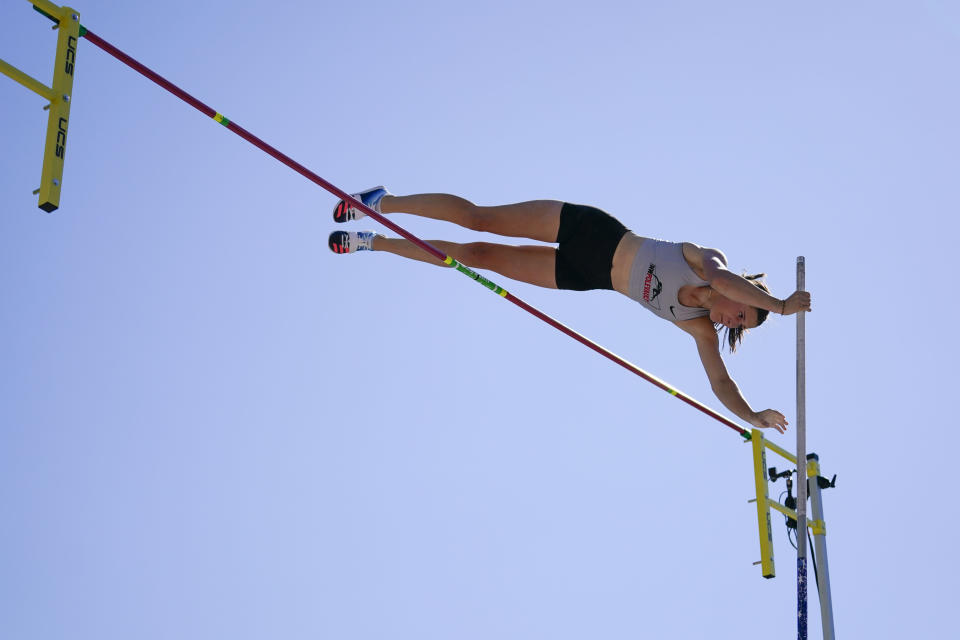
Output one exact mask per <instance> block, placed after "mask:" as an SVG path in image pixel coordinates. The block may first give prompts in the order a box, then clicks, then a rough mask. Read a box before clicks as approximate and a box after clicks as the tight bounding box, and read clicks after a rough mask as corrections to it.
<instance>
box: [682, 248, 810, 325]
mask: <svg viewBox="0 0 960 640" xmlns="http://www.w3.org/2000/svg"><path fill="white" fill-rule="evenodd" d="M700 258H701V263H700V264H701V268H702V269H703V274H704V280H706V281H707V282H709V283H710V288H712V289H713V290H714V291H716V292H717V293H719V294H721V295H723V296H725V297H727V298H730V299H731V300H733V301H734V302H739V303H741V304H748V305H750V306H752V307H757V308H758V309H766V310H767V311H773V312H775V313H783V314H784V315H789V314H791V313H797V312H798V311H809V310H810V294H809V293H807V292H806V291H797V292H795V293H793V294H791V295H790V297H789V298H787V299H786V300H780V299H779V298H775V297H773V296H772V295H770V294H769V293H767V292H766V291H764V290H762V289H760V288H759V287H757V286H756V285H755V284H753V283H752V282H750V281H749V280H747V279H746V278H743V277H741V276H738V275H737V274H735V273H733V272H732V271H730V270H729V269H727V258H726V256H724V255H723V252H722V251H719V250H718V249H706V248H701V249H700Z"/></svg>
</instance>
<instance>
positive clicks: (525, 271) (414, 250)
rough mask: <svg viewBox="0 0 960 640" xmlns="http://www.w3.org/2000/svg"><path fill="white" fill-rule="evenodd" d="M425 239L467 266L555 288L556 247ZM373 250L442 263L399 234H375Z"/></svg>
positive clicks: (432, 262)
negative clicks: (392, 236)
mask: <svg viewBox="0 0 960 640" xmlns="http://www.w3.org/2000/svg"><path fill="white" fill-rule="evenodd" d="M381 206H382V205H381ZM427 242H429V243H430V244H432V245H433V246H434V247H436V248H437V249H439V250H440V251H443V252H444V253H445V254H447V255H448V256H452V257H453V258H455V259H456V260H457V261H459V262H461V263H463V264H465V265H467V266H468V267H473V268H475V269H489V270H490V271H495V272H497V273H499V274H500V275H502V276H506V277H507V278H510V279H512V280H519V281H520V282H526V283H529V284H535V285H537V286H538V287H546V288H547V289H556V288H557V281H556V276H555V275H554V273H555V268H556V250H555V249H554V248H553V247H538V246H521V247H514V246H509V245H503V244H494V243H492V242H468V243H466V244H460V243H456V242H447V241H445V240H428V241H427ZM373 250H374V251H386V252H388V253H393V254H395V255H398V256H403V257H404V258H411V259H413V260H420V261H422V262H428V263H430V264H435V265H438V266H441V265H442V266H446V265H443V263H442V262H440V261H439V260H437V259H436V258H435V257H433V256H432V255H430V254H429V253H427V252H426V251H424V250H423V249H421V248H420V247H418V246H416V245H415V244H413V243H412V242H410V241H409V240H404V239H403V238H385V237H383V236H377V237H376V238H374V240H373Z"/></svg>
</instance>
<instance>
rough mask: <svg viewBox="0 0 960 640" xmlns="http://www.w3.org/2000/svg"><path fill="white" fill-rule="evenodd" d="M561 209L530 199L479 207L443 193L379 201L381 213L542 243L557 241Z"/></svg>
mask: <svg viewBox="0 0 960 640" xmlns="http://www.w3.org/2000/svg"><path fill="white" fill-rule="evenodd" d="M562 208H563V203H562V202H560V201H558V200H531V201H529V202H519V203H517V204H507V205H500V206H495V207H481V206H478V205H475V204H473V203H472V202H470V201H469V200H466V199H464V198H461V197H459V196H453V195H449V194H446V193H424V194H418V195H411V196H393V195H385V196H383V199H382V200H380V211H382V212H383V213H412V214H413V215H417V216H423V217H425V218H433V219H434V220H445V221H447V222H452V223H454V224H458V225H460V226H461V227H466V228H467V229H474V230H476V231H487V232H489V233H495V234H497V235H501V236H510V237H513V238H530V239H531V240H539V241H541V242H556V241H557V231H559V229H560V210H561V209H562ZM457 259H458V260H459V258H457ZM464 264H467V263H464Z"/></svg>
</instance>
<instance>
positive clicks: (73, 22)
mask: <svg viewBox="0 0 960 640" xmlns="http://www.w3.org/2000/svg"><path fill="white" fill-rule="evenodd" d="M52 17H54V18H56V19H58V20H59V21H60V22H59V35H58V36H57V55H56V59H55V62H54V67H53V87H52V89H53V100H51V101H50V115H49V116H48V117H47V137H46V141H45V142H44V146H43V171H42V172H41V174H40V191H39V193H40V201H39V203H38V206H39V207H40V208H41V209H43V210H44V211H46V212H48V213H49V212H52V211H56V209H57V207H59V206H60V186H61V183H62V182H63V161H64V158H65V157H66V152H67V129H68V127H69V124H70V98H71V96H72V95H73V72H74V69H75V68H76V63H77V42H78V41H79V39H80V14H78V13H77V12H76V11H75V10H74V9H71V8H70V7H57V8H56V14H54V15H53V16H52Z"/></svg>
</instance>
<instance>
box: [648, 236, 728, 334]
mask: <svg viewBox="0 0 960 640" xmlns="http://www.w3.org/2000/svg"><path fill="white" fill-rule="evenodd" d="M688 284H690V285H694V286H696V287H706V286H709V285H710V283H709V282H707V281H706V280H702V279H700V277H699V276H697V274H696V273H694V272H693V269H691V268H690V265H688V264H687V261H686V260H685V259H684V257H683V244H682V243H680V242H667V241H665V240H654V239H653V238H646V239H645V240H644V241H643V243H642V244H641V245H640V248H639V249H638V250H637V255H636V257H634V259H633V264H632V265H631V266H630V282H629V292H630V293H629V295H630V297H631V298H633V299H634V300H636V301H637V302H639V303H640V304H642V305H643V306H644V307H646V308H647V309H649V310H650V311H652V312H654V313H655V314H657V315H658V316H660V317H661V318H663V319H665V320H670V321H671V322H676V321H679V320H692V319H693V318H700V317H703V316H706V315H709V314H710V311H709V310H708V309H701V308H700V307H685V306H683V305H682V304H680V300H679V299H678V295H679V294H680V288H681V287H683V286H685V285H688Z"/></svg>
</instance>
